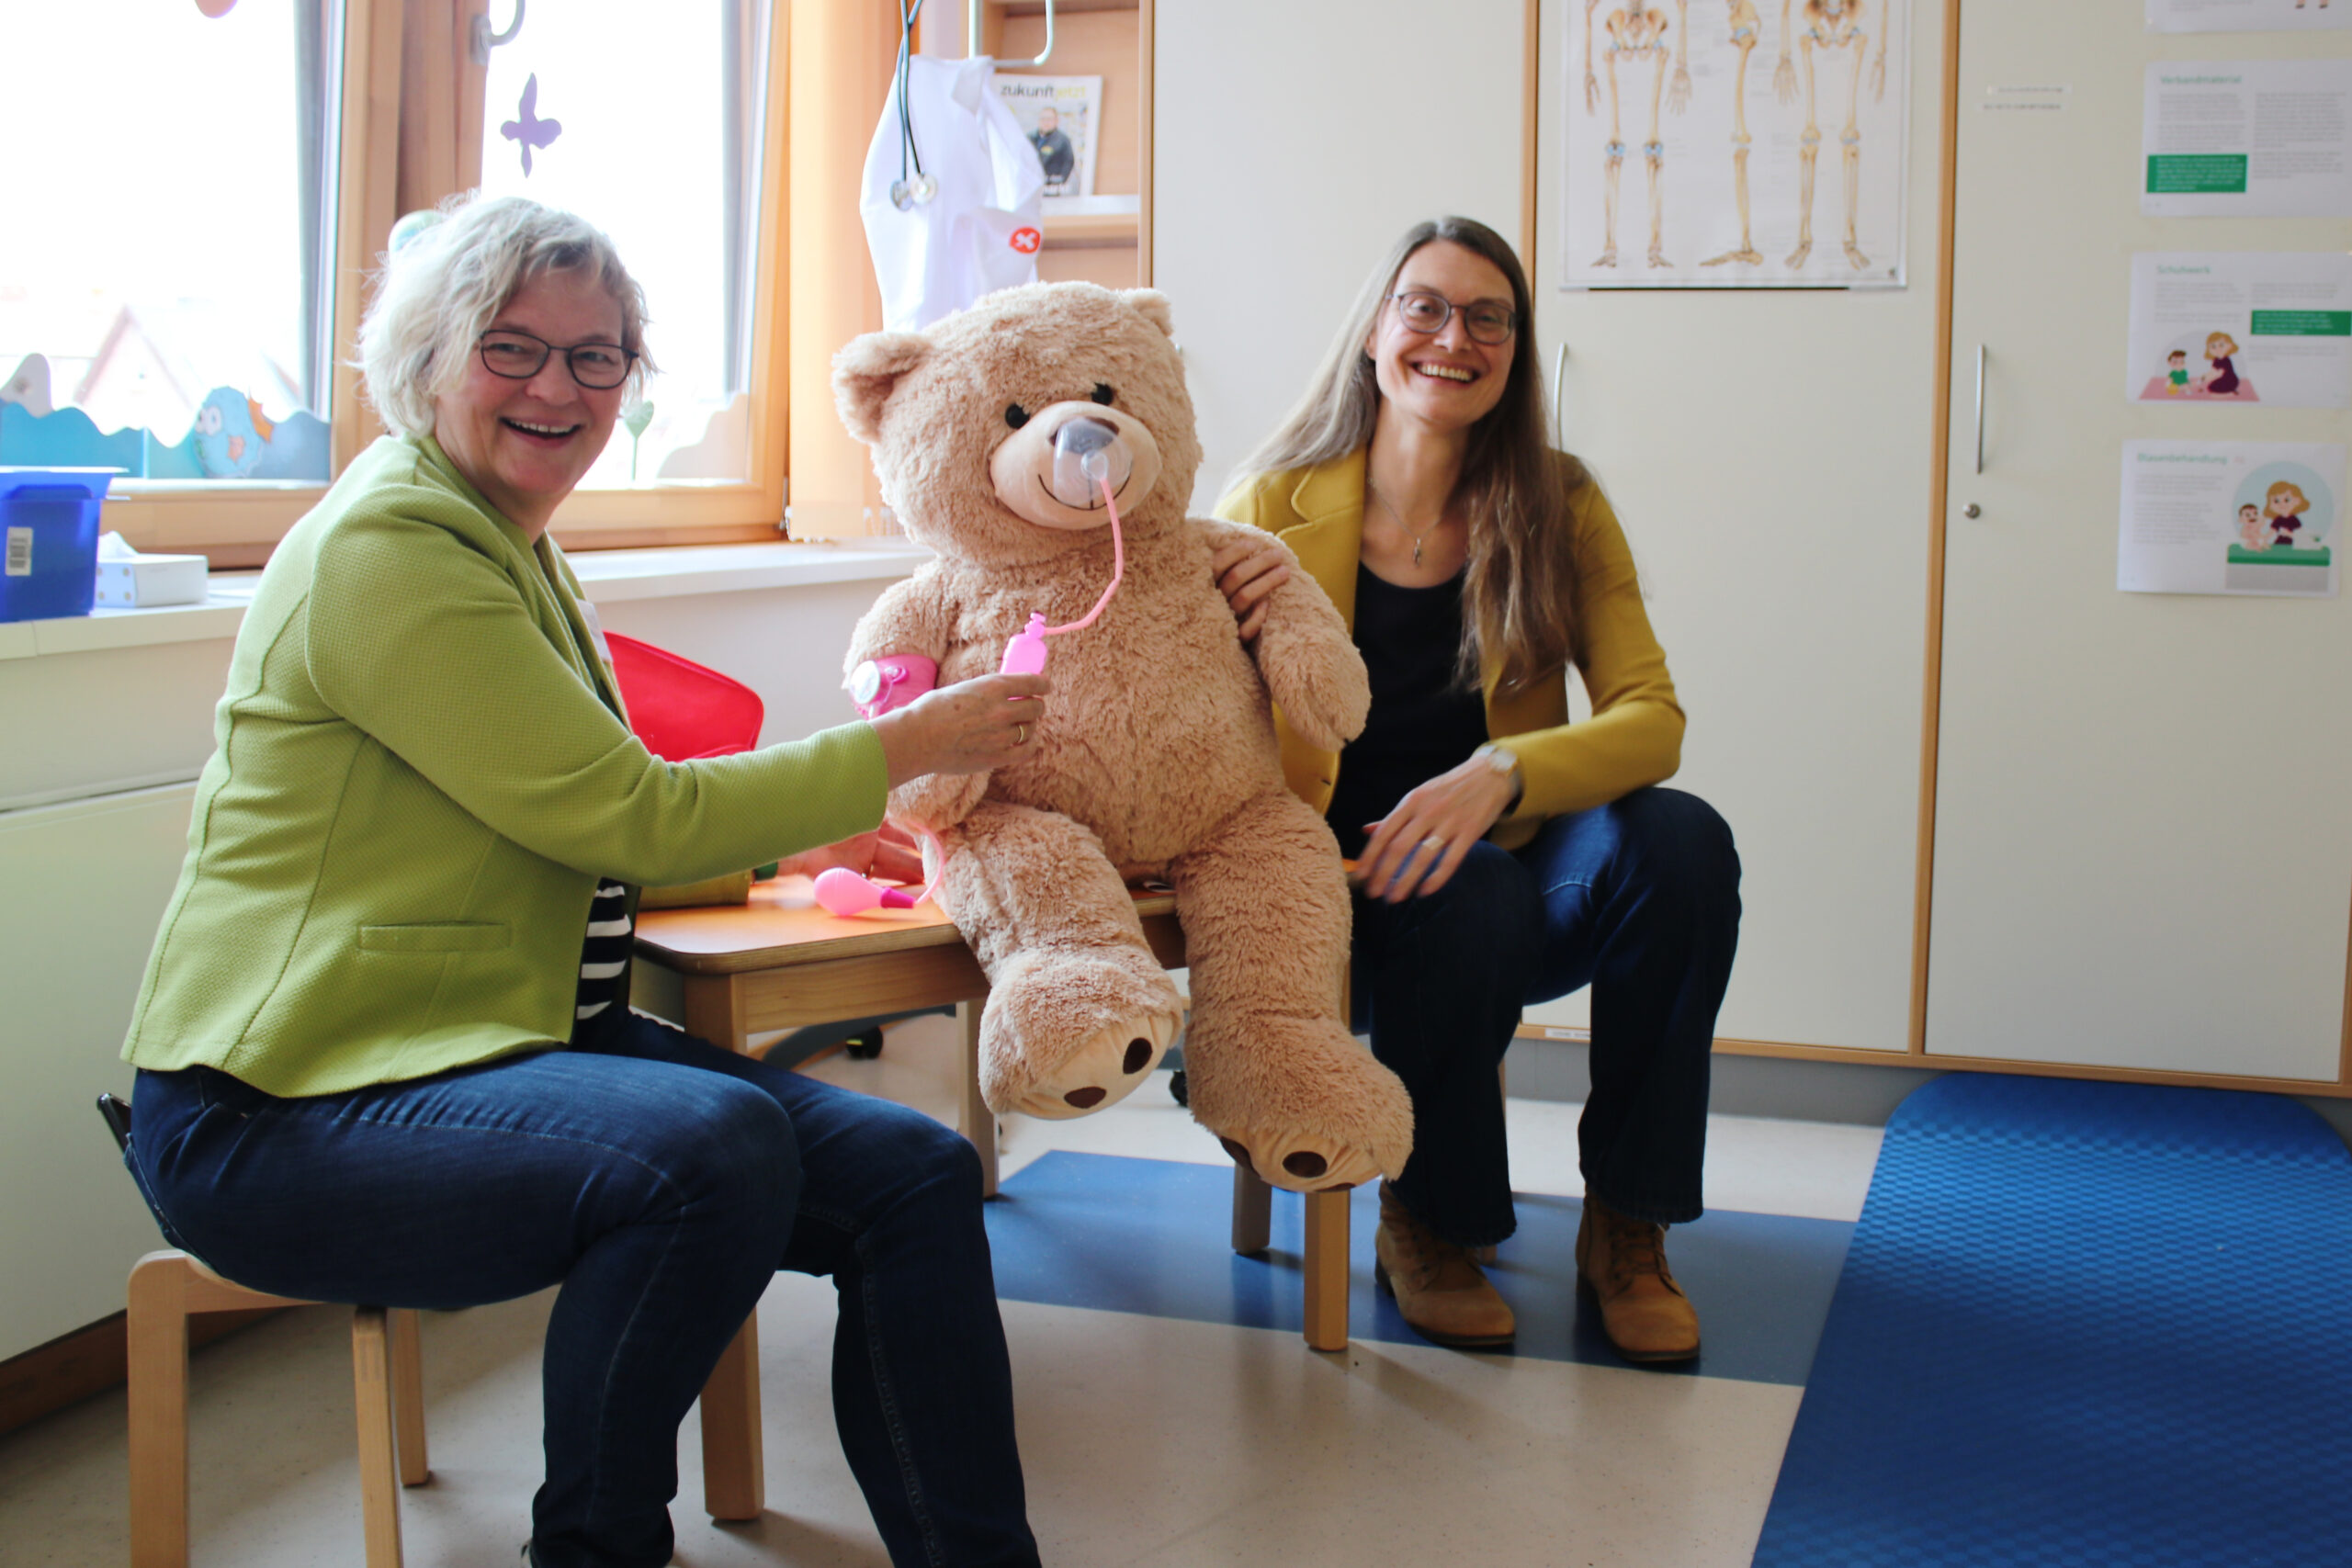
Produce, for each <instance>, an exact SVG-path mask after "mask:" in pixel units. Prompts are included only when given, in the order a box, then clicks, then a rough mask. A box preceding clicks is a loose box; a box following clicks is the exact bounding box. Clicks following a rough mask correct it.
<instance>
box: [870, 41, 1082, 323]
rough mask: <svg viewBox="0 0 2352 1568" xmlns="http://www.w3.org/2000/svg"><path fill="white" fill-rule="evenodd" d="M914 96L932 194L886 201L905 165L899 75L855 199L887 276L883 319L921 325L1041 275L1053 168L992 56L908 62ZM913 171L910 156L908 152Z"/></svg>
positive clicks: (918, 141) (918, 140)
mask: <svg viewBox="0 0 2352 1568" xmlns="http://www.w3.org/2000/svg"><path fill="white" fill-rule="evenodd" d="M908 66H909V70H908V83H907V102H908V105H909V106H910V111H911V115H910V118H912V119H913V122H914V141H915V148H916V150H917V151H918V152H921V154H922V168H923V173H925V174H927V175H931V176H932V177H933V179H936V180H937V181H938V182H939V193H938V195H936V196H934V197H933V198H932V199H931V200H930V201H928V202H924V203H922V204H920V205H918V206H915V207H913V208H910V209H908V210H907V211H904V212H901V211H899V209H898V208H897V207H895V206H894V205H892V203H891V201H890V186H891V185H892V184H893V183H894V182H895V181H897V180H898V178H899V91H898V84H897V82H896V81H895V80H893V82H892V83H891V87H890V98H889V101H888V103H887V104H885V105H884V106H883V108H882V123H881V124H880V125H879V126H877V127H876V128H875V131H874V142H873V145H872V146H870V147H868V148H867V149H866V152H865V187H864V194H863V196H862V197H860V199H859V202H858V211H859V212H860V214H861V215H863V217H864V218H865V243H866V245H867V247H868V248H869V249H870V250H872V252H873V253H874V272H875V276H876V277H877V278H879V279H880V281H881V284H882V324H883V325H884V326H885V327H887V328H888V329H889V330H891V331H894V332H917V331H921V330H922V328H924V327H927V326H929V325H931V323H932V322H933V321H937V320H939V319H940V318H941V317H942V316H945V315H948V314H950V313H951V312H954V311H956V310H962V309H963V308H964V307H965V306H967V305H969V304H971V303H972V302H973V301H974V300H976V299H978V298H979V297H980V296H981V295H983V294H987V293H989V292H991V291H992V290H995V289H999V288H1012V286H1014V285H1015V284H1021V283H1035V281H1036V280H1037V261H1036V252H1037V246H1038V244H1039V243H1041V242H1042V240H1043V232H1044V231H1043V227H1042V225H1041V224H1040V223H1039V222H1038V217H1037V214H1038V197H1039V193H1040V192H1042V191H1043V190H1044V188H1045V185H1046V175H1045V170H1044V168H1043V166H1042V165H1040V164H1039V163H1038V162H1037V152H1036V149H1035V148H1034V147H1032V146H1030V144H1029V139H1028V138H1027V137H1025V136H1023V135H1022V134H1021V123H1020V121H1018V120H1016V119H1014V118H1013V117H1012V110H1011V109H1009V108H1007V107H1005V105H1004V101H1003V99H1001V98H1000V97H999V96H997V92H996V88H995V85H994V79H995V75H996V62H994V61H992V60H989V59H988V58H986V57H985V56H983V57H979V58H976V59H970V60H933V59H930V58H928V57H926V56H923V55H920V54H919V55H917V56H915V57H914V59H913V60H911V61H910V62H908ZM905 167H906V175H907V178H908V179H910V180H911V179H913V177H914V161H913V159H911V158H910V159H908V160H907V161H906V164H905Z"/></svg>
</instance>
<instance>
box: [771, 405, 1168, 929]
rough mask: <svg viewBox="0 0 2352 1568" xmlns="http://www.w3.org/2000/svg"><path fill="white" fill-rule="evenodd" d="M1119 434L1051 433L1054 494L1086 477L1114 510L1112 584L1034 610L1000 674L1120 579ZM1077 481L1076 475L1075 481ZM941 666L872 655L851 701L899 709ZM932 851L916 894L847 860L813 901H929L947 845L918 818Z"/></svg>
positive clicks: (1040, 667)
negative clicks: (1053, 611)
mask: <svg viewBox="0 0 2352 1568" xmlns="http://www.w3.org/2000/svg"><path fill="white" fill-rule="evenodd" d="M1117 440H1118V432H1116V431H1115V430H1114V429H1112V428H1111V426H1109V425H1107V424H1104V423H1102V422H1100V421H1098V420H1091V419H1074V420H1072V421H1070V422H1069V423H1068V424H1065V425H1063V426H1062V427H1061V429H1060V430H1058V431H1057V432H1055V433H1054V485H1053V489H1054V491H1055V494H1056V498H1057V499H1059V497H1060V496H1061V495H1062V494H1064V493H1067V491H1068V490H1069V489H1077V490H1079V491H1080V493H1083V491H1084V488H1085V485H1086V484H1087V482H1089V481H1091V483H1092V485H1093V487H1094V488H1095V489H1097V490H1099V491H1102V492H1103V510H1104V511H1105V512H1107V513H1110V517H1111V584H1110V586H1109V587H1107V588H1105V589H1103V597H1102V598H1100V599H1098V600H1096V601H1095V602H1094V608H1092V609H1091V610H1089V611H1087V612H1086V614H1085V615H1082V616H1080V618H1078V619H1077V620H1075V621H1072V622H1070V623H1069V625H1067V626H1047V625H1046V617H1045V615H1044V613H1043V612H1042V611H1033V612H1032V613H1031V614H1030V616H1029V624H1028V625H1027V626H1023V627H1022V628H1021V630H1020V631H1019V632H1018V633H1016V634H1015V635H1014V637H1013V638H1012V641H1011V642H1008V643H1006V644H1005V645H1004V660H1003V662H1002V663H1001V665H1000V666H999V673H1001V674H1005V675H1035V674H1040V673H1042V672H1043V671H1044V670H1045V668H1046V638H1047V637H1059V636H1061V635H1062V634H1063V633H1064V632H1075V631H1083V630H1084V629H1085V628H1086V627H1088V626H1092V625H1093V624H1094V623H1095V621H1096V620H1097V619H1098V618H1099V617H1100V616H1101V615H1102V614H1103V610H1105V609H1106V608H1108V607H1109V605H1110V603H1111V596H1112V595H1113V594H1114V593H1116V592H1118V591H1119V581H1120V580H1121V579H1122V578H1124V577H1125V575H1126V570H1127V547H1126V541H1125V539H1124V538H1123V537H1122V536H1121V535H1120V532H1119V506H1118V502H1116V501H1114V500H1113V499H1112V493H1111V459H1110V457H1109V453H1108V448H1110V447H1111V446H1113V445H1114V444H1115V443H1116V442H1117ZM1073 481H1075V482H1073ZM938 681H939V665H938V662H937V661H936V660H930V659H925V658H924V657H922V655H921V654H915V653H891V654H885V655H883V656H882V657H881V658H879V659H870V660H866V661H865V663H863V664H861V665H859V666H858V667H857V670H856V671H855V672H854V674H852V675H851V676H850V682H849V691H850V700H851V701H853V702H854V703H855V704H856V705H857V711H858V712H859V713H860V714H862V715H864V716H865V717H867V718H873V717H875V716H878V715H881V714H886V713H888V712H890V711H891V710H892V709H894V708H902V707H904V706H906V705H908V704H909V703H910V702H913V701H914V700H915V699H916V698H917V697H920V696H922V694H924V693H926V692H928V691H930V690H931V689H932V688H933V686H935V685H936V684H938ZM915 831H916V832H917V833H919V834H921V835H922V839H923V841H924V842H926V843H928V844H929V845H930V846H931V847H932V850H933V853H934V854H935V855H936V856H937V860H936V867H937V869H935V870H934V871H933V873H932V874H931V880H930V881H929V882H928V883H926V884H924V886H923V889H922V892H920V893H909V892H908V891H907V890H906V889H905V888H903V887H892V886H888V884H885V883H880V882H876V881H874V880H873V879H872V878H870V877H865V876H860V875H859V874H857V873H855V872H854V871H851V870H850V869H848V868H847V867H846V866H835V867H834V868H833V869H831V871H827V872H823V873H820V874H819V875H818V877H817V883H816V892H817V902H818V903H819V904H820V905H822V906H823V907H824V908H825V910H826V912H827V913H829V914H835V915H862V914H864V913H865V911H866V910H868V909H911V908H914V907H915V906H916V905H918V904H921V903H923V902H925V901H927V900H928V899H929V898H930V897H931V896H932V895H933V894H934V893H936V892H938V891H939V879H940V878H941V877H942V876H944V875H945V874H946V872H947V847H946V846H945V845H944V844H943V843H941V842H940V840H939V836H938V835H937V834H935V833H933V831H932V830H931V829H928V828H925V827H922V826H920V825H916V827H915Z"/></svg>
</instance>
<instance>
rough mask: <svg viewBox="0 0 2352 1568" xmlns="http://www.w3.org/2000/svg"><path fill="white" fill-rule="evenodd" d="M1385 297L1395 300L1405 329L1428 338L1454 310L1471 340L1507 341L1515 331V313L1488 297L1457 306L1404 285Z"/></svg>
mask: <svg viewBox="0 0 2352 1568" xmlns="http://www.w3.org/2000/svg"><path fill="white" fill-rule="evenodd" d="M1388 298H1389V299H1393V300H1395V301H1396V302H1397V320H1398V321H1402V322H1404V323H1405V326H1406V328H1407V329H1408V331H1411V332H1417V333H1422V334H1424V335H1426V336H1430V337H1435V336H1436V335H1437V334H1438V333H1442V332H1443V331H1445V323H1446V322H1448V321H1452V320H1453V312H1454V311H1455V310H1460V311H1461V312H1462V324H1463V325H1464V327H1467V328H1468V329H1469V331H1470V338H1471V341H1472V342H1474V343H1484V344H1498V343H1509V342H1510V335H1511V333H1515V332H1517V331H1518V330H1519V312H1518V311H1516V310H1512V309H1511V308H1510V306H1508V305H1498V304H1496V303H1494V302H1493V301H1492V300H1488V299H1480V300H1477V301H1476V302H1475V303H1473V304H1468V305H1459V306H1457V305H1456V304H1454V302H1453V300H1451V299H1447V298H1446V297H1445V296H1444V295H1442V294H1435V293H1431V292H1430V291H1429V290H1427V289H1422V288H1408V289H1407V290H1406V291H1405V292H1403V293H1402V294H1391V295H1390V296H1389V297H1388Z"/></svg>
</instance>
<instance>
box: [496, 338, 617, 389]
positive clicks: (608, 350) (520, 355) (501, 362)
mask: <svg viewBox="0 0 2352 1568" xmlns="http://www.w3.org/2000/svg"><path fill="white" fill-rule="evenodd" d="M475 346H476V347H477V348H478V349H479V350H480V351H481V362H482V366H483V367H484V368H485V369H487V370H488V371H489V372H490V373H491V374H492V375H493V376H503V377H504V378H506V379H508V380H509V381H527V380H529V379H530V378H532V377H534V376H536V375H537V374H538V373H539V367H541V366H543V365H545V364H546V363H547V362H548V355H550V354H560V355H563V361H564V364H565V365H566V366H567V367H570V368H571V378H572V379H573V380H575V381H577V382H579V383H580V384H581V385H582V386H583V387H586V388H589V389H591V390H594V391H599V392H604V391H610V390H611V389H613V388H615V387H617V386H619V385H620V384H621V383H622V382H623V381H626V380H628V371H629V367H630V366H632V365H634V364H636V363H637V355H634V354H632V353H630V352H629V351H628V349H625V348H623V347H622V346H621V345H620V344H616V343H576V344H572V345H571V347H570V348H563V349H559V348H558V347H556V345H555V344H551V343H548V342H547V341H546V340H545V339H543V338H536V337H533V336H532V335H531V334H530V333H517V332H504V331H501V332H494V333H482V334H481V337H480V338H478V339H477V340H475Z"/></svg>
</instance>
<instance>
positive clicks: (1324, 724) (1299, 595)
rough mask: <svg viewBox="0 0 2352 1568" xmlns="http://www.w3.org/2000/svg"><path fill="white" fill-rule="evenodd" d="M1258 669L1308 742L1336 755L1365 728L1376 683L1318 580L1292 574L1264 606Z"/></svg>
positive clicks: (1289, 717) (1284, 714) (1259, 641)
mask: <svg viewBox="0 0 2352 1568" xmlns="http://www.w3.org/2000/svg"><path fill="white" fill-rule="evenodd" d="M1257 654H1258V671H1259V673H1260V674H1261V675H1263V676H1264V677H1265V681H1266V690H1267V691H1268V692H1269V693H1271V694H1272V696H1273V699H1274V701H1275V702H1277V703H1279V704H1280V705H1282V710H1283V717H1285V718H1287V719H1288V720H1289V721H1290V726H1291V728H1292V729H1293V730H1295V731H1296V732H1297V734H1298V737H1299V739H1302V740H1305V741H1306V743H1307V744H1308V745H1310V746H1313V747H1316V748H1317V749H1318V750H1326V751H1336V750H1339V749H1340V747H1342V746H1345V745H1346V744H1347V743H1348V742H1349V741H1351V740H1352V739H1355V738H1356V737H1357V736H1358V735H1360V734H1362V733H1363V722H1364V717H1365V716H1366V715H1368V714H1369V713H1370V712H1371V711H1372V682H1371V678H1370V677H1369V676H1368V675H1367V674H1365V672H1364V667H1363V655H1362V654H1360V653H1358V652H1357V651H1356V645H1355V641H1354V639H1353V638H1351V637H1349V635H1348V628H1347V625H1346V623H1345V622H1343V621H1341V620H1340V612H1339V611H1338V610H1337V609H1335V608H1334V607H1333V606H1332V604H1331V601H1330V599H1329V596H1328V595H1326V594H1325V593H1324V592H1323V590H1322V589H1321V588H1319V587H1317V585H1316V583H1315V581H1314V580H1313V579H1311V578H1309V577H1307V576H1306V574H1305V573H1303V572H1297V571H1294V572H1293V573H1292V576H1291V579H1290V581H1287V582H1285V583H1283V585H1282V586H1281V587H1280V588H1277V589H1275V590H1274V592H1273V593H1272V595H1271V596H1269V597H1268V599H1267V601H1266V624H1265V625H1264V626H1263V627H1261V629H1260V630H1259V633H1258V645H1257Z"/></svg>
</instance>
